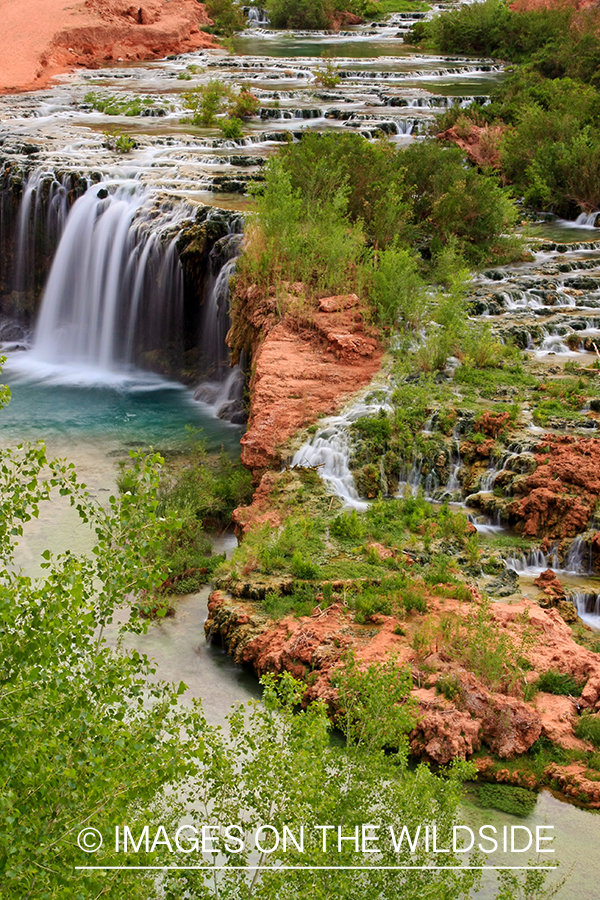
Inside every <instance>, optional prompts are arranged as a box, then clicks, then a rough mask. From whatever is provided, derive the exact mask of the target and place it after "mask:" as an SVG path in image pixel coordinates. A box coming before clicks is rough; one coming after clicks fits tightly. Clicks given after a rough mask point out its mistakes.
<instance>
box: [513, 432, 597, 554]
mask: <svg viewBox="0 0 600 900" xmlns="http://www.w3.org/2000/svg"><path fill="white" fill-rule="evenodd" d="M537 450H538V452H537V453H536V455H535V462H536V464H537V468H536V469H535V471H534V472H532V473H531V475H528V476H526V477H524V478H522V479H521V481H520V482H519V486H518V487H519V493H520V494H522V495H523V496H522V497H521V498H519V499H517V500H515V501H513V503H511V504H510V506H509V507H508V512H509V514H510V517H511V520H512V521H513V522H514V523H515V524H516V527H517V529H518V530H519V531H521V532H522V533H523V534H526V535H530V536H532V537H544V536H545V537H549V538H563V537H575V535H577V534H580V533H581V532H582V531H585V530H586V527H587V524H588V521H589V519H590V517H591V515H592V512H593V510H594V507H595V505H596V503H597V502H598V501H599V500H600V440H599V439H598V438H576V437H571V436H568V435H565V436H562V435H561V436H557V435H548V436H547V437H546V438H545V440H544V441H543V442H542V443H540V444H539V445H538V448H537ZM515 487H516V486H515Z"/></svg>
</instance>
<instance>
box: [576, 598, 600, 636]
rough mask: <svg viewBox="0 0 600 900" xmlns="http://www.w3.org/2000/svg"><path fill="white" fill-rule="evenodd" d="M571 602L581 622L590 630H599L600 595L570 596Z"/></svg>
mask: <svg viewBox="0 0 600 900" xmlns="http://www.w3.org/2000/svg"><path fill="white" fill-rule="evenodd" d="M571 600H572V601H573V603H574V604H575V606H576V608H577V615H578V616H579V618H580V619H581V621H582V622H585V624H586V625H590V626H591V627H592V628H597V629H600V594H587V593H576V594H571Z"/></svg>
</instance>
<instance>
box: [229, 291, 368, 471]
mask: <svg viewBox="0 0 600 900" xmlns="http://www.w3.org/2000/svg"><path fill="white" fill-rule="evenodd" d="M246 296H247V295H246ZM352 296H353V295H352ZM327 299H328V300H332V301H335V304H334V305H337V304H338V301H340V298H327ZM340 302H341V301H340ZM352 302H353V303H354V300H353V301H352ZM251 316H253V319H252V325H253V327H254V328H256V329H257V330H258V332H259V333H262V334H263V335H266V336H265V337H264V340H263V341H262V343H260V345H259V346H258V347H256V348H255V351H254V353H253V366H254V373H253V375H252V378H251V382H250V391H251V394H252V410H251V414H250V420H249V423H248V430H247V431H246V434H245V435H244V436H243V438H242V442H241V443H242V462H243V463H244V465H245V466H247V467H248V468H250V469H252V470H254V471H255V472H257V471H258V472H260V471H261V470H264V469H266V468H269V467H273V466H278V465H279V464H280V463H281V456H280V451H279V449H278V448H279V446H280V445H281V444H283V443H285V441H287V440H288V439H289V438H290V437H292V435H294V434H296V432H297V431H299V430H300V429H301V428H303V427H305V426H307V425H309V424H311V423H312V422H314V421H316V419H317V417H318V415H319V413H326V414H332V413H334V412H335V411H337V410H338V409H339V408H340V406H342V405H343V403H344V402H345V401H346V400H347V399H348V398H349V397H350V396H351V395H352V394H353V393H355V392H356V391H357V390H358V389H359V388H361V387H362V386H364V385H366V384H368V383H369V382H370V381H371V379H372V378H373V376H374V375H375V373H376V372H377V371H378V370H379V367H380V364H381V357H382V350H381V347H380V345H379V343H378V340H377V338H376V336H373V337H371V336H368V335H366V334H365V333H364V330H363V326H362V324H357V323H356V322H355V321H354V314H352V313H349V312H348V311H347V310H346V311H344V310H342V311H341V312H315V313H314V314H313V315H312V316H311V318H310V320H305V324H301V323H300V322H299V321H298V320H294V319H291V318H290V319H286V320H284V321H282V322H279V323H277V324H274V316H273V314H272V313H271V312H270V310H269V307H268V305H265V304H263V305H262V307H261V308H260V310H255V311H254V313H251Z"/></svg>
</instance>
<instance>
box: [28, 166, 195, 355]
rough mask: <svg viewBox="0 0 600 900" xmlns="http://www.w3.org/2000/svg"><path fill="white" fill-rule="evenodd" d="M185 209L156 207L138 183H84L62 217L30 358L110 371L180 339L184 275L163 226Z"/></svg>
mask: <svg viewBox="0 0 600 900" xmlns="http://www.w3.org/2000/svg"><path fill="white" fill-rule="evenodd" d="M149 201H150V202H149ZM186 213H187V214H189V210H187V209H186V207H184V206H179V207H178V208H176V209H174V210H173V209H172V208H170V206H169V205H168V204H167V205H165V206H164V207H162V208H161V207H160V206H158V207H157V205H156V204H155V203H153V202H152V201H151V199H150V198H149V196H148V195H147V194H146V192H145V191H144V190H143V189H142V188H141V187H140V185H138V184H137V183H134V184H131V183H122V184H120V185H116V186H114V185H113V186H109V185H106V184H99V185H95V186H93V187H90V188H89V189H88V191H87V192H86V193H85V194H84V195H83V196H82V197H80V198H79V200H77V202H76V203H75V204H74V206H73V208H72V210H71V212H70V214H69V217H68V219H67V223H66V226H65V229H64V232H63V236H62V238H61V241H60V244H59V246H58V250H57V252H56V256H55V258H54V262H53V264H52V269H51V271H50V276H49V279H48V284H47V287H46V290H45V293H44V297H43V301H42V307H41V310H40V314H39V318H38V322H37V326H36V332H35V342H34V347H33V350H32V353H31V358H32V360H35V361H36V362H38V363H44V364H50V365H65V364H67V365H75V366H83V367H86V368H91V369H94V370H100V371H107V372H108V371H111V370H115V369H116V368H121V367H123V366H125V367H126V366H130V365H132V364H134V363H136V362H140V361H142V358H143V354H144V353H145V352H150V351H153V352H157V351H158V352H159V351H160V349H164V348H166V347H167V346H168V345H169V344H172V342H173V341H176V340H178V337H179V335H180V333H181V321H182V313H183V279H182V273H181V265H180V263H179V258H178V255H177V251H176V248H175V237H176V234H173V233H172V231H171V232H169V231H168V229H169V227H172V226H174V225H176V224H177V223H178V222H179V221H180V220H181V219H182V218H183V216H184V215H185V214H186ZM157 226H158V227H157Z"/></svg>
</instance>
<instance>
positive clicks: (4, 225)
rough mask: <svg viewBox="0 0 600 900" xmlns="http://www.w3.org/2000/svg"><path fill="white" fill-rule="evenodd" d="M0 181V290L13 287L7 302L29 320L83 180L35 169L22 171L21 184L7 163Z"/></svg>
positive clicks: (84, 184)
mask: <svg viewBox="0 0 600 900" xmlns="http://www.w3.org/2000/svg"><path fill="white" fill-rule="evenodd" d="M0 180H1V181H2V182H3V187H2V191H1V193H0V292H2V293H4V294H5V295H7V296H10V295H11V292H14V295H16V296H14V295H13V298H12V301H11V302H9V304H8V305H9V307H12V308H13V309H14V311H15V313H16V314H17V315H18V316H19V317H20V319H21V321H22V322H25V321H26V322H27V323H28V324H29V320H30V318H31V310H32V309H33V307H34V305H35V303H36V301H37V299H38V298H39V296H40V293H41V290H42V285H43V282H44V280H45V278H46V277H47V274H48V270H49V268H50V263H51V260H52V257H53V255H54V252H55V250H56V246H57V244H58V242H59V240H60V237H61V234H62V232H63V229H64V226H65V222H66V218H67V215H68V213H69V209H70V206H71V203H72V199H73V196H74V194H76V193H77V192H80V191H83V190H85V188H86V186H87V182H85V181H84V180H83V179H78V178H77V177H76V176H71V175H62V176H60V177H57V176H56V175H55V174H54V172H52V171H48V170H46V169H43V168H39V169H35V170H34V171H33V172H31V173H30V174H29V176H28V177H25V176H23V183H22V189H21V176H20V175H19V174H15V173H12V172H11V169H10V167H8V168H6V167H5V168H4V169H3V170H2V172H0ZM74 188H76V190H74ZM15 303H16V306H15Z"/></svg>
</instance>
